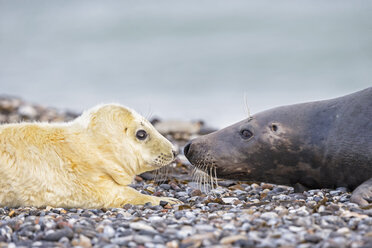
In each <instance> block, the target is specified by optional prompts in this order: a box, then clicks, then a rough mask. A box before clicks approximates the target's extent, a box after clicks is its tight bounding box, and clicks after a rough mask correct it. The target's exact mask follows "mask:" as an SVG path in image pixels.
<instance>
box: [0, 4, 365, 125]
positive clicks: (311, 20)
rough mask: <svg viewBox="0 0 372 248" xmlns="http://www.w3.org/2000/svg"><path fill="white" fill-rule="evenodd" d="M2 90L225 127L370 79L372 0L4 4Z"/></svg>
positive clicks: (61, 103)
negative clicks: (121, 106)
mask: <svg viewBox="0 0 372 248" xmlns="http://www.w3.org/2000/svg"><path fill="white" fill-rule="evenodd" d="M0 86H1V87H0V93H6V94H13V95H18V96H21V97H23V98H24V99H26V100H28V101H32V102H35V103H40V104H46V105H50V106H55V107H59V108H68V109H72V110H78V111H80V110H82V109H84V108H88V107H90V106H92V105H95V104H97V103H101V102H113V101H114V102H120V103H122V104H125V105H128V106H130V107H132V108H134V109H137V110H138V111H139V112H140V113H142V114H144V115H149V114H152V115H153V116H160V117H163V118H172V119H185V120H188V119H205V120H207V122H208V123H210V124H211V125H213V126H216V127H222V126H225V125H228V124H231V123H233V122H236V121H238V120H240V119H242V118H245V117H246V116H247V113H246V111H245V104H244V95H246V96H247V102H248V105H249V108H250V111H251V113H255V112H258V111H261V110H263V109H266V108H270V107H274V106H276V105H283V104H290V103H296V102H302V101H309V100H315V99H324V98H329V97H335V96H339V95H343V94H347V93H350V92H353V91H356V90H359V89H363V88H366V87H369V86H372V2H371V1H342V0H340V1H256V2H251V1H217V0H213V1H210V0H208V1H200V0H198V1H194V0H192V1H175V0H165V1H134V0H133V1H92V0H90V1H66V0H64V1H56V0H54V1H48V0H45V1H36V0H33V1H15V0H8V1H2V0H0Z"/></svg>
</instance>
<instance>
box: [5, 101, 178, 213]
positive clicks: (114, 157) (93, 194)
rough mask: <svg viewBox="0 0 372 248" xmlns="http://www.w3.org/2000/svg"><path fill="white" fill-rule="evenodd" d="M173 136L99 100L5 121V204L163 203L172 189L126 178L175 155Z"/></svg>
mask: <svg viewBox="0 0 372 248" xmlns="http://www.w3.org/2000/svg"><path fill="white" fill-rule="evenodd" d="M174 158H175V152H174V150H173V146H172V144H171V143H170V142H169V141H168V140H167V139H165V138H164V137H163V136H162V135H161V134H160V133H159V132H158V131H156V129H155V128H154V127H153V126H152V125H151V124H150V123H149V122H148V121H147V120H146V119H145V118H144V117H142V116H140V115H139V114H137V113H136V112H135V111H133V110H131V109H128V108H126V107H123V106H121V105H118V104H106V105H99V106H96V107H94V108H92V109H90V110H88V111H86V112H84V113H83V114H82V115H81V116H80V117H78V118H77V119H75V120H74V121H71V122H67V123H19V124H5V125H1V126H0V204H1V205H2V206H9V207H16V206H35V207H43V206H52V207H66V208H71V207H81V208H103V207H120V206H123V205H124V204H127V203H130V204H145V203H147V202H150V203H152V204H153V205H157V204H159V202H160V201H161V200H163V201H168V202H170V203H177V202H178V200H176V199H173V198H167V197H155V196H150V195H144V194H141V193H140V192H138V191H136V190H135V189H133V188H131V187H130V186H128V185H129V184H130V183H131V182H132V180H133V178H134V176H135V175H137V174H140V173H142V172H145V171H150V170H154V169H157V168H160V167H162V166H165V165H167V164H169V163H171V162H172V161H173V160H174Z"/></svg>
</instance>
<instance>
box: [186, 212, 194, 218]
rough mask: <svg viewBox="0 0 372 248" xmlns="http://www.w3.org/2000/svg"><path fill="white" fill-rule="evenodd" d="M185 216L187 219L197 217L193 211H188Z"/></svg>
mask: <svg viewBox="0 0 372 248" xmlns="http://www.w3.org/2000/svg"><path fill="white" fill-rule="evenodd" d="M185 217H186V218H187V219H195V214H194V213H193V212H186V213H185Z"/></svg>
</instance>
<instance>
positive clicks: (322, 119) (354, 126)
mask: <svg viewBox="0 0 372 248" xmlns="http://www.w3.org/2000/svg"><path fill="white" fill-rule="evenodd" d="M184 152H185V155H186V157H187V158H188V159H189V160H190V162H191V163H192V164H194V165H195V166H197V167H198V168H200V169H203V170H204V171H205V172H207V173H209V172H211V171H212V172H213V171H216V175H217V177H222V178H231V179H240V180H253V181H263V182H271V183H276V184H287V185H296V184H301V185H303V186H305V187H307V188H323V187H325V188H334V187H340V186H345V187H348V188H349V189H351V190H352V189H355V190H354V192H353V194H352V197H351V201H353V202H356V203H358V204H361V205H366V204H368V202H369V201H371V198H372V87H371V88H367V89H365V90H362V91H359V92H356V93H354V94H350V95H346V96H343V97H339V98H335V99H331V100H325V101H317V102H309V103H302V104H295V105H289V106H283V107H278V108H274V109H271V110H267V111H264V112H261V113H258V114H256V115H254V116H252V117H250V118H248V119H246V120H243V121H241V122H238V123H236V124H234V125H232V126H229V127H227V128H225V129H222V130H220V131H217V132H215V133H212V134H209V135H205V136H201V137H199V138H197V139H195V140H193V141H191V142H190V143H189V144H188V145H186V147H185V150H184ZM211 168H212V170H211Z"/></svg>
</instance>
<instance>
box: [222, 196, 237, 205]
mask: <svg viewBox="0 0 372 248" xmlns="http://www.w3.org/2000/svg"><path fill="white" fill-rule="evenodd" d="M222 201H223V202H224V203H225V204H232V203H234V201H239V199H238V198H236V197H225V198H222Z"/></svg>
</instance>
